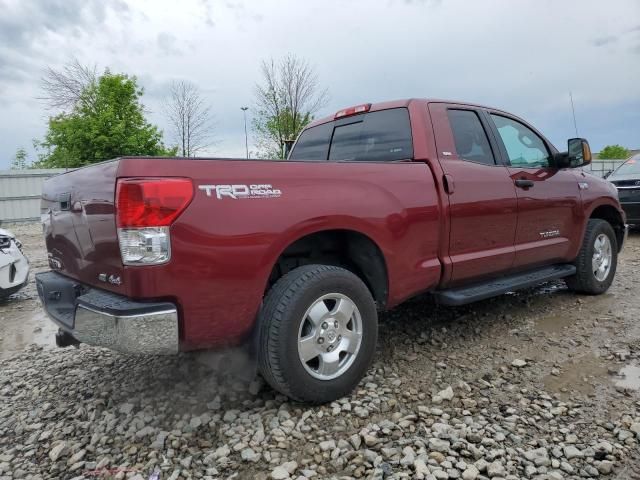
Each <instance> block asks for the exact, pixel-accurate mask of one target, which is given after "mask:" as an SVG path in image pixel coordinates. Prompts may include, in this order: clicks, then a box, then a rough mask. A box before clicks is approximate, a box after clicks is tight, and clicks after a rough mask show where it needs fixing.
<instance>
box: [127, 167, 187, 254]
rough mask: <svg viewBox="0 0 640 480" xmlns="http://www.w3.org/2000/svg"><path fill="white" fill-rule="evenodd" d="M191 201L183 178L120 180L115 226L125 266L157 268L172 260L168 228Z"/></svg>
mask: <svg viewBox="0 0 640 480" xmlns="http://www.w3.org/2000/svg"><path fill="white" fill-rule="evenodd" d="M192 198H193V184H192V183H191V180H189V179H186V178H123V179H119V180H118V184H117V187H116V224H117V226H118V241H119V243H120V255H121V256H122V262H123V263H124V264H125V265H157V264H160V263H166V262H168V261H169V259H170V258H171V239H170V232H169V227H170V225H171V224H172V223H173V222H174V221H175V219H176V218H178V216H179V215H180V214H181V213H182V212H183V211H184V209H185V208H186V207H187V205H189V202H191V199H192Z"/></svg>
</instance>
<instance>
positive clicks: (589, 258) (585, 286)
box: [565, 218, 618, 295]
mask: <svg viewBox="0 0 640 480" xmlns="http://www.w3.org/2000/svg"><path fill="white" fill-rule="evenodd" d="M603 238H606V241H605V244H606V245H608V252H609V253H608V255H607V254H606V252H605V254H604V255H602V254H601V255H600V257H598V251H600V252H601V253H602V251H603V250H602V249H600V250H598V249H597V244H596V242H602V239H603ZM600 245H602V243H600ZM604 250H605V251H606V250H607V249H606V248H605V249H604ZM607 256H608V258H609V265H608V268H606V273H604V272H603V271H602V269H601V270H600V271H599V272H596V263H597V262H599V261H602V259H603V257H607ZM617 265H618V240H617V238H616V235H615V232H614V231H613V227H612V226H611V224H610V223H609V222H607V221H605V220H601V219H598V218H593V219H591V220H589V222H588V223H587V229H586V231H585V232H584V238H583V240H582V246H581V247H580V252H579V253H578V257H577V258H576V261H575V266H576V270H577V271H576V274H575V275H573V276H571V277H568V278H566V279H565V281H566V283H567V286H568V287H569V289H570V290H572V291H574V292H577V293H586V294H588V295H599V294H601V293H604V292H606V291H607V290H608V289H609V287H610V286H611V282H613V278H614V276H615V274H616V268H617Z"/></svg>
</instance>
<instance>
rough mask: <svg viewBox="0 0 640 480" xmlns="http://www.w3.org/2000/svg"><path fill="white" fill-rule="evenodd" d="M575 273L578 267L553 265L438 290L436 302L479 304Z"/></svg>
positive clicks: (453, 304)
mask: <svg viewBox="0 0 640 480" xmlns="http://www.w3.org/2000/svg"><path fill="white" fill-rule="evenodd" d="M575 273H576V267H575V266H574V265H568V264H563V265H552V266H550V267H543V268H538V269H536V270H530V271H528V272H521V273H516V274H513V275H508V276H506V277H501V278H494V279H492V280H487V281H486V282H482V283H476V284H474V285H469V286H467V287H458V288H451V289H449V290H438V291H436V292H434V296H435V298H436V301H437V302H438V303H440V304H442V305H451V306H456V305H464V304H466V303H471V302H477V301H478V300H484V299H486V298H491V297H495V296H497V295H502V294H503V293H507V292H511V291H513V290H520V289H522V288H528V287H534V286H536V285H538V284H540V283H544V282H548V281H550V280H557V279H558V278H564V277H568V276H570V275H575Z"/></svg>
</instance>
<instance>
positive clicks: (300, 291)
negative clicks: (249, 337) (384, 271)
mask: <svg viewBox="0 0 640 480" xmlns="http://www.w3.org/2000/svg"><path fill="white" fill-rule="evenodd" d="M259 322H260V324H259V327H260V346H259V348H260V350H259V352H258V359H259V368H260V372H261V373H262V376H263V377H264V378H265V380H266V381H267V382H268V383H269V384H270V385H271V386H272V387H273V388H274V389H276V390H278V391H279V392H281V393H283V394H285V395H287V396H288V397H290V398H292V399H294V400H298V401H304V402H310V403H326V402H330V401H333V400H336V399H338V398H340V397H343V396H345V395H347V394H348V393H349V392H351V391H352V390H353V389H354V388H355V386H356V385H357V384H358V382H359V381H360V380H361V379H362V377H363V376H364V374H365V373H366V371H367V368H368V367H369V365H370V364H371V361H372V360H373V356H374V353H375V347H376V341H377V335H378V317H377V312H376V306H375V302H374V300H373V298H372V296H371V293H370V292H369V289H368V288H367V286H366V285H365V284H364V283H363V282H362V280H360V279H359V278H358V277H357V276H356V275H354V274H353V273H351V272H349V271H348V270H345V269H343V268H339V267H334V266H328V265H307V266H303V267H299V268H296V269H295V270H292V271H290V272H289V273H287V274H286V275H284V276H283V277H282V278H280V279H279V280H278V281H277V282H276V284H275V285H274V286H273V287H272V288H271V290H270V291H269V293H268V294H267V296H266V298H265V301H264V305H263V308H262V311H261V313H260V316H259Z"/></svg>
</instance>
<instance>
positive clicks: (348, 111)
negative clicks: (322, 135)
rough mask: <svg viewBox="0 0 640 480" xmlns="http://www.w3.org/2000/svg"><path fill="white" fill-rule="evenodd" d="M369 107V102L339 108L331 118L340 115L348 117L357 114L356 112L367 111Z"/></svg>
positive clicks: (340, 116)
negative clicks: (342, 108)
mask: <svg viewBox="0 0 640 480" xmlns="http://www.w3.org/2000/svg"><path fill="white" fill-rule="evenodd" d="M370 108H371V104H370V103H363V104H362V105H356V106H355V107H349V108H345V109H344V110H340V111H339V112H337V113H336V116H335V117H333V118H334V119H337V118H342V117H349V116H351V115H357V114H358V113H366V112H368V111H369V109H370Z"/></svg>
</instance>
